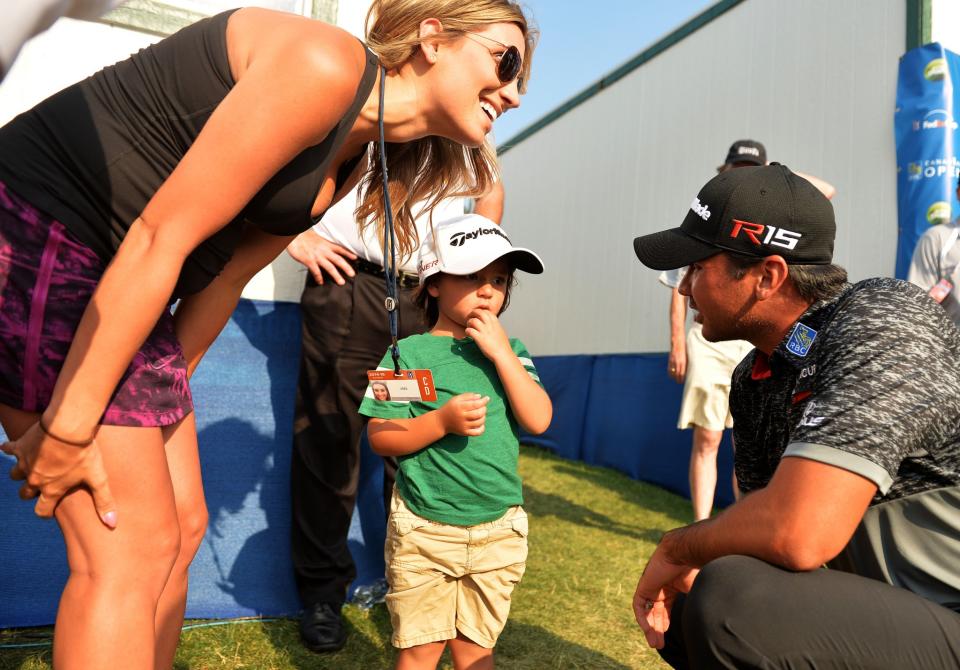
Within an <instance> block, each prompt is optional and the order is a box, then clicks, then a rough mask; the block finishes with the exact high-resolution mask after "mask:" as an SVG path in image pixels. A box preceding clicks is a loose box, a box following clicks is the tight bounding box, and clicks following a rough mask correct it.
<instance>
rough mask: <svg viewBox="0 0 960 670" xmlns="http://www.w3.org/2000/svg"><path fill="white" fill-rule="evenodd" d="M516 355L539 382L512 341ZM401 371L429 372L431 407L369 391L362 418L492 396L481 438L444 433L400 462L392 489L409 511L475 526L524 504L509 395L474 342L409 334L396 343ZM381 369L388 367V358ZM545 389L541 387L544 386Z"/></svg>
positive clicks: (409, 413) (407, 415) (413, 413)
mask: <svg viewBox="0 0 960 670" xmlns="http://www.w3.org/2000/svg"><path fill="white" fill-rule="evenodd" d="M510 346H511V347H512V348H513V352H514V353H515V354H516V355H517V357H518V358H519V359H520V362H521V363H522V364H523V366H524V368H526V370H527V371H528V372H529V373H530V376H531V377H532V378H533V379H534V380H535V381H536V382H537V383H538V384H540V378H539V376H538V375H537V371H536V368H534V366H533V362H532V361H531V360H530V354H528V353H527V350H526V348H525V347H524V346H523V344H522V343H521V342H520V340H517V339H513V338H511V339H510ZM400 367H401V368H403V369H405V370H418V369H427V370H430V371H431V372H432V373H433V384H434V386H435V387H436V391H437V400H436V401H435V402H423V401H420V400H414V401H399V402H398V401H392V400H376V399H374V397H373V391H372V390H371V389H370V388H369V387H368V388H367V393H366V396H365V397H364V399H363V402H362V403H361V404H360V413H361V414H363V415H365V416H369V417H377V418H380V419H412V418H414V417H418V416H420V415H422V414H426V413H427V412H429V411H431V410H435V409H438V408H440V407H442V406H443V405H444V404H445V403H446V402H447V401H448V400H450V398H452V397H454V396H457V395H460V394H461V393H479V394H480V395H481V396H490V402H489V403H488V404H487V417H486V423H485V426H484V431H483V434H482V435H478V436H475V437H465V436H462V435H452V434H448V435H445V436H444V437H443V438H441V439H440V440H438V441H437V442H434V443H433V444H431V445H429V446H427V447H425V448H423V449H421V450H420V451H417V452H414V453H412V454H407V455H405V456H401V457H400V458H399V459H398V460H399V463H400V469H399V471H398V472H397V490H398V491H399V492H400V496H401V497H402V498H403V501H404V502H405V503H406V504H407V506H408V507H409V508H410V509H411V510H412V511H413V512H414V513H415V514H419V515H420V516H422V517H425V518H427V519H430V520H432V521H439V522H440V523H447V524H451V525H456V526H472V525H475V524H478V523H484V522H486V521H493V520H494V519H498V518H500V517H501V516H503V515H504V514H505V513H506V511H507V510H508V509H509V508H510V507H512V506H513V505H521V504H523V492H522V490H521V484H520V475H519V474H518V473H517V458H518V456H519V452H520V442H519V440H518V437H517V422H516V419H514V418H513V412H512V411H511V410H510V406H509V403H508V401H507V394H506V392H505V391H504V389H503V385H502V384H501V383H500V377H499V376H498V375H497V369H496V367H495V366H494V365H493V363H491V362H490V361H489V360H488V359H487V357H486V356H484V355H483V352H482V351H480V347H478V346H477V344H476V342H474V341H473V339H471V338H469V337H467V338H464V339H462V340H457V339H454V338H452V337H446V336H438V335H431V334H429V333H425V334H423V335H414V336H412V337H407V338H405V339H403V340H401V341H400ZM380 369H389V370H392V369H393V359H392V358H391V357H390V354H389V352H388V353H387V355H385V356H384V357H383V361H381V363H380ZM541 386H542V384H541Z"/></svg>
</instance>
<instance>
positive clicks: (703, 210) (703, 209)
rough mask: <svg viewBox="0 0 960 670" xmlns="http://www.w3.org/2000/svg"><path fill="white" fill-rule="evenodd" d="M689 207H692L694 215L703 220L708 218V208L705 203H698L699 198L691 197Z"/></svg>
mask: <svg viewBox="0 0 960 670" xmlns="http://www.w3.org/2000/svg"><path fill="white" fill-rule="evenodd" d="M690 209H692V210H693V211H694V212H695V213H696V215H697V216H699V217H700V218H701V219H703V220H704V221H709V220H710V209H709V208H708V207H707V206H706V205H701V204H700V198H694V199H693V202H692V203H690Z"/></svg>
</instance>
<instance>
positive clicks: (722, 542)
mask: <svg viewBox="0 0 960 670" xmlns="http://www.w3.org/2000/svg"><path fill="white" fill-rule="evenodd" d="M768 497H769V496H768V492H767V490H766V489H763V490H760V491H757V492H755V493H752V494H750V495H748V496H746V497H744V498H742V499H741V500H740V502H738V503H736V504H734V505H731V506H730V507H728V508H727V509H725V510H724V511H723V512H721V513H720V514H718V515H717V516H715V517H713V518H711V519H706V520H704V521H698V522H697V523H694V524H691V525H689V526H684V527H682V528H675V529H674V530H671V531H668V532H667V533H666V534H665V535H664V536H663V539H662V540H661V541H660V546H659V549H660V550H661V551H663V552H665V553H666V557H667V558H668V559H669V560H670V561H672V562H674V563H678V564H683V565H687V566H689V567H692V568H702V567H703V566H704V565H706V564H707V563H709V562H710V561H713V560H715V559H717V558H720V557H721V556H731V555H735V554H740V555H744V556H753V557H754V558H759V559H761V560H764V561H767V562H768V563H771V564H774V565H779V566H781V567H785V568H788V569H791V570H804V569H812V568H814V567H817V565H819V563H816V564H814V565H810V563H809V561H807V560H806V559H805V558H804V556H803V552H800V551H798V548H799V546H798V545H799V543H798V542H797V541H796V538H794V537H791V529H790V528H789V527H788V524H787V523H785V521H786V520H785V519H783V518H778V515H777V513H776V505H771V504H770V501H768V500H766V499H765V498H768Z"/></svg>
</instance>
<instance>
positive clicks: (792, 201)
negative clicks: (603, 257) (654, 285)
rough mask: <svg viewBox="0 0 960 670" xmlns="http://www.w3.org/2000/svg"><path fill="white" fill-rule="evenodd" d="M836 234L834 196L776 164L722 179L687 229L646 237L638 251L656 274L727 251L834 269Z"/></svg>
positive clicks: (710, 187) (694, 209)
mask: <svg viewBox="0 0 960 670" xmlns="http://www.w3.org/2000/svg"><path fill="white" fill-rule="evenodd" d="M836 229H837V226H836V222H835V220H834V216H833V206H832V205H831V204H830V201H829V200H827V198H826V196H824V195H823V194H822V193H821V192H820V191H818V190H817V189H816V187H814V186H813V184H811V183H810V182H808V181H807V180H806V179H804V178H802V177H798V176H797V175H795V174H794V173H792V172H790V170H789V168H787V167H786V166H785V165H780V164H778V163H773V164H771V165H767V166H763V167H743V168H738V169H736V170H729V171H727V172H724V173H721V174H718V175H717V176H716V177H714V178H713V179H711V180H710V181H708V182H707V183H706V185H704V187H703V188H702V189H700V193H698V194H697V197H696V198H694V200H693V203H692V204H691V205H690V211H689V212H688V213H687V216H686V218H684V220H683V223H681V224H680V227H679V228H671V229H670V230H663V231H660V232H659V233H652V234H650V235H644V236H642V237H638V238H636V239H635V240H634V241H633V249H634V251H636V253H637V258H639V259H640V262H641V263H643V264H644V265H646V266H647V267H650V268H653V269H654V270H673V269H674V268H682V267H685V266H687V265H690V264H691V263H696V262H697V261H701V260H703V259H704V258H707V257H709V256H713V255H714V254H716V253H719V252H721V251H731V252H734V253H737V254H741V255H744V256H756V257H758V258H763V257H766V256H774V255H777V256H782V257H783V258H784V260H786V261H787V263H792V264H810V265H827V264H829V263H831V262H832V260H833V239H834V236H835V235H836Z"/></svg>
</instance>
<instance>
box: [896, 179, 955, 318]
mask: <svg viewBox="0 0 960 670" xmlns="http://www.w3.org/2000/svg"><path fill="white" fill-rule="evenodd" d="M956 192H957V197H960V181H958V184H957V191H956ZM958 237H960V217H958V218H956V219H954V220H953V221H951V222H949V223H943V224H940V225H939V226H932V227H931V228H930V229H929V230H927V231H925V232H924V233H923V235H921V236H920V239H919V240H918V241H917V246H916V248H915V249H914V250H913V258H912V259H911V260H910V270H909V272H908V273H907V281H909V282H911V283H913V284H916V285H917V286H919V287H920V288H922V289H923V290H924V291H927V293H928V294H929V295H930V297H931V298H933V299H934V300H935V301H936V302H938V303H940V306H941V307H943V309H944V310H946V312H947V316H949V317H950V318H951V319H952V320H953V322H954V323H955V324H957V325H958V326H960V300H958V298H957V284H958V282H960V244H957V238H958Z"/></svg>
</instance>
